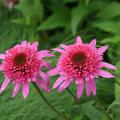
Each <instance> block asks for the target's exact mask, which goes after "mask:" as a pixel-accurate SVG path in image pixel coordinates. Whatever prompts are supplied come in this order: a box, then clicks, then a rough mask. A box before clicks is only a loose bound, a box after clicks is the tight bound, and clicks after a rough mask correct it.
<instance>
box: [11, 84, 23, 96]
mask: <svg viewBox="0 0 120 120" xmlns="http://www.w3.org/2000/svg"><path fill="white" fill-rule="evenodd" d="M20 86H21V85H20V83H16V84H15V87H14V90H13V94H12V97H15V96H16V95H17V94H18V92H19V90H20Z"/></svg>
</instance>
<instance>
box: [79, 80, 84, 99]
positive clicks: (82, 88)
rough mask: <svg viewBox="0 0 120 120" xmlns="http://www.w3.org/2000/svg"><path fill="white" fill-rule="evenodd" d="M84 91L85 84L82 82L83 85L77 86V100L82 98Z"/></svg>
mask: <svg viewBox="0 0 120 120" xmlns="http://www.w3.org/2000/svg"><path fill="white" fill-rule="evenodd" d="M83 90H84V82H81V84H79V85H78V86H77V98H80V97H81V96H82V94H83Z"/></svg>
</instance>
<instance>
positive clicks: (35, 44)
mask: <svg viewBox="0 0 120 120" xmlns="http://www.w3.org/2000/svg"><path fill="white" fill-rule="evenodd" d="M38 44H39V43H38V42H34V43H33V44H32V45H31V47H32V48H33V49H34V50H37V47H38Z"/></svg>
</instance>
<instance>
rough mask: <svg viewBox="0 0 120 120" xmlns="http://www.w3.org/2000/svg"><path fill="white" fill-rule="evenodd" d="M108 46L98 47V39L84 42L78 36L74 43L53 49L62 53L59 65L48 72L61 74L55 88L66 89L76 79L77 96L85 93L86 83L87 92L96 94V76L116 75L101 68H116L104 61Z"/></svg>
mask: <svg viewBox="0 0 120 120" xmlns="http://www.w3.org/2000/svg"><path fill="white" fill-rule="evenodd" d="M107 48H108V46H102V47H100V48H98V49H97V48H96V40H92V41H91V42H90V43H89V44H85V43H83V42H82V40H81V38H80V37H79V36H78V37H77V38H76V43H75V44H72V45H68V46H67V45H64V44H62V45H60V48H55V49H53V50H55V51H57V52H59V53H61V56H60V59H59V61H58V63H57V67H56V68H54V69H52V70H50V71H49V72H48V75H49V76H53V75H56V74H59V75H60V77H59V78H58V79H57V81H56V82H55V83H54V85H53V89H54V88H57V87H58V90H59V91H63V90H64V89H66V88H67V87H68V86H69V85H70V83H71V81H75V84H76V85H77V97H78V98H80V96H81V95H82V93H83V90H84V83H85V84H86V94H87V96H90V94H91V93H93V95H96V85H95V81H94V79H95V78H98V76H102V77H105V78H114V76H113V75H112V74H111V73H109V72H106V71H104V70H101V68H103V67H106V68H109V69H113V70H115V69H116V67H114V66H113V65H111V64H109V63H106V62H103V53H104V52H105V51H106V50H107Z"/></svg>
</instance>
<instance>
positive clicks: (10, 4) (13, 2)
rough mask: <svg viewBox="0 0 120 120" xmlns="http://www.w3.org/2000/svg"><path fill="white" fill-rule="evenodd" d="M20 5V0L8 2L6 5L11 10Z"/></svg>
mask: <svg viewBox="0 0 120 120" xmlns="http://www.w3.org/2000/svg"><path fill="white" fill-rule="evenodd" d="M17 3H19V0H6V5H7V7H8V8H9V10H11V9H12V8H13V5H15V4H17Z"/></svg>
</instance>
